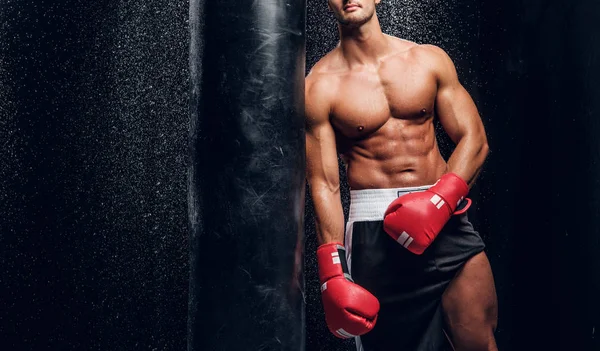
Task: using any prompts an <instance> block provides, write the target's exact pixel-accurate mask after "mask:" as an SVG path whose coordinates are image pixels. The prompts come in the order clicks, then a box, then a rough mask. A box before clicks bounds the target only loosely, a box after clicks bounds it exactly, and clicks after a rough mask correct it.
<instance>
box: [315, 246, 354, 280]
mask: <svg viewBox="0 0 600 351" xmlns="http://www.w3.org/2000/svg"><path fill="white" fill-rule="evenodd" d="M317 263H318V265H319V281H320V282H321V284H323V283H324V282H326V281H328V280H330V279H332V278H334V277H338V276H344V277H345V278H346V279H348V280H350V281H352V277H351V276H350V272H349V270H348V263H347V262H346V248H345V247H344V246H343V245H342V244H340V243H329V244H323V245H321V246H319V248H318V249H317Z"/></svg>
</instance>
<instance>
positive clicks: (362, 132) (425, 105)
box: [326, 42, 446, 190]
mask: <svg viewBox="0 0 600 351" xmlns="http://www.w3.org/2000/svg"><path fill="white" fill-rule="evenodd" d="M407 45H410V44H406V43H401V42H398V49H397V51H396V52H395V53H394V54H393V55H390V56H387V57H386V58H384V59H383V60H381V61H380V62H379V64H378V65H375V66H361V67H359V68H354V69H352V70H347V69H346V70H343V69H342V70H335V69H331V71H330V72H328V73H327V74H326V76H327V79H332V80H335V84H334V86H335V87H336V88H337V89H336V90H335V92H336V93H335V98H334V100H333V101H331V114H330V121H331V124H332V126H333V128H334V130H335V133H336V144H337V149H338V152H339V153H340V155H341V157H342V159H343V160H344V162H345V163H346V166H347V176H348V183H349V185H350V187H351V188H352V189H354V190H358V189H370V188H393V187H409V186H417V185H427V184H433V183H434V182H435V181H436V180H437V179H438V178H439V177H440V176H441V175H442V174H443V173H444V171H445V169H446V162H445V161H444V159H443V158H442V156H441V154H440V152H439V149H438V146H437V142H436V137H435V131H434V124H433V118H434V105H435V99H436V95H437V81H436V77H435V75H434V73H433V72H432V71H431V70H430V69H429V68H428V67H427V66H426V65H423V64H421V63H420V62H419V61H418V60H417V57H415V55H414V54H413V53H412V52H411V48H410V46H409V47H407ZM413 45H414V44H413Z"/></svg>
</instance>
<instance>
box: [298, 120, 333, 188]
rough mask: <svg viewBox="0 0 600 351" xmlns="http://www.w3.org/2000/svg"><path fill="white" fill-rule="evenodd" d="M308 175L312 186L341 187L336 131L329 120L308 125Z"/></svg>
mask: <svg viewBox="0 0 600 351" xmlns="http://www.w3.org/2000/svg"><path fill="white" fill-rule="evenodd" d="M306 177H307V179H308V181H309V183H310V185H311V186H315V185H317V184H318V185H322V186H326V187H327V188H329V189H331V190H334V191H337V188H339V183H340V180H339V169H338V160H337V150H336V144H335V133H334V131H333V128H332V126H331V124H330V123H329V122H323V123H319V124H318V125H313V126H309V127H307V130H306Z"/></svg>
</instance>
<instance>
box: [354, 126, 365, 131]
mask: <svg viewBox="0 0 600 351" xmlns="http://www.w3.org/2000/svg"><path fill="white" fill-rule="evenodd" d="M356 130H358V131H359V132H362V131H363V130H365V127H364V126H358V127H356Z"/></svg>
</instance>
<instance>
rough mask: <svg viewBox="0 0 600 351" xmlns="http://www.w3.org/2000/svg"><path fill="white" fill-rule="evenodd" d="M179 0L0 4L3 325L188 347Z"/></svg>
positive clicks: (24, 346)
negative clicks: (186, 340) (175, 0)
mask: <svg viewBox="0 0 600 351" xmlns="http://www.w3.org/2000/svg"><path fill="white" fill-rule="evenodd" d="M187 17H188V5H187V2H170V1H160V0H159V1H151V2H147V1H134V2H121V1H111V2H99V3H96V2H89V1H62V2H43V1H25V0H22V1H5V2H3V3H2V5H0V18H1V22H2V30H0V145H2V153H0V213H1V214H2V215H1V217H0V232H1V235H0V253H1V254H0V266H1V267H2V274H1V275H0V291H2V293H1V295H0V296H1V300H2V307H1V308H0V339H2V344H3V347H4V348H5V349H7V350H29V349H36V350H39V349H54V350H56V349H62V350H66V349H78V350H81V349H94V350H134V349H157V350H176V349H178V350H181V349H183V348H184V347H185V338H186V327H185V326H186V321H187V286H188V285H187V280H188V267H187V266H188V252H187V226H186V218H187V216H186V176H185V174H186V167H185V162H186V159H187V155H186V153H187V129H188V126H187V124H188V102H187V101H188V98H187V96H188V63H187V62H188V36H189V34H188V29H187Z"/></svg>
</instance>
